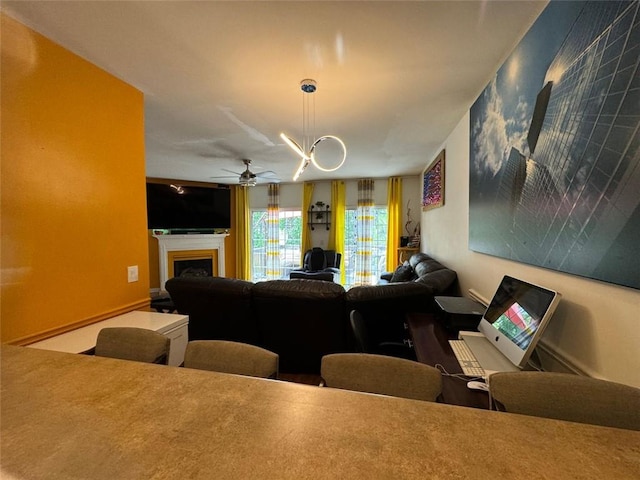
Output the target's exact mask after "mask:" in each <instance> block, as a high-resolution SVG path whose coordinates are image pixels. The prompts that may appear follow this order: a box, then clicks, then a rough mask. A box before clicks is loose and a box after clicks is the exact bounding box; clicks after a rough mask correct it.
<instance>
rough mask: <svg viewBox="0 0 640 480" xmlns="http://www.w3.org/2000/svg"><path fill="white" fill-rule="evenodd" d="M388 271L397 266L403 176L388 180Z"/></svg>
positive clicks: (400, 231) (400, 229)
mask: <svg viewBox="0 0 640 480" xmlns="http://www.w3.org/2000/svg"><path fill="white" fill-rule="evenodd" d="M387 212H388V222H389V223H388V228H387V271H388V272H392V271H393V270H394V269H395V268H396V266H397V265H396V262H397V257H398V255H397V251H398V246H399V245H400V235H401V234H402V219H401V216H402V178H399V177H391V178H389V181H388V182H387Z"/></svg>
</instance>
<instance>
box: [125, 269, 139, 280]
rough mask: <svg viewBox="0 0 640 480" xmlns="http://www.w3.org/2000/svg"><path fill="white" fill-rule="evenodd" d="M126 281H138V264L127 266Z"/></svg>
mask: <svg viewBox="0 0 640 480" xmlns="http://www.w3.org/2000/svg"><path fill="white" fill-rule="evenodd" d="M127 281H128V282H129V283H132V282H137V281H138V265H132V266H130V267H127Z"/></svg>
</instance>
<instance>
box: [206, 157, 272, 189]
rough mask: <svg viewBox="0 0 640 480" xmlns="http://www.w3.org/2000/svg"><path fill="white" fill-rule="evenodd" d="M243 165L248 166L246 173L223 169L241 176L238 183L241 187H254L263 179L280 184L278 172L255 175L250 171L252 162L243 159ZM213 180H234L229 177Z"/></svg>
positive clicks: (267, 171)
mask: <svg viewBox="0 0 640 480" xmlns="http://www.w3.org/2000/svg"><path fill="white" fill-rule="evenodd" d="M242 163H244V164H245V166H246V169H245V170H244V172H234V171H233V170H227V169H226V168H223V169H222V170H224V171H225V172H229V173H233V174H234V175H238V176H239V179H238V183H239V184H240V186H241V187H254V186H255V185H256V183H258V180H262V179H264V180H267V181H270V182H273V183H278V182H280V179H279V178H278V176H277V175H276V172H273V171H271V170H266V171H264V172H259V173H253V172H252V171H251V170H250V169H249V166H250V165H251V160H249V159H247V158H243V159H242ZM211 178H232V177H231V176H229V175H227V176H224V177H211Z"/></svg>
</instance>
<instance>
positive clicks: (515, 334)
mask: <svg viewBox="0 0 640 480" xmlns="http://www.w3.org/2000/svg"><path fill="white" fill-rule="evenodd" d="M558 302H560V294H559V293H558V292H555V291H553V290H549V289H547V288H543V287H540V286H538V285H532V284H531V283H527V282H524V281H522V280H518V279H516V278H513V277H509V276H507V275H505V276H504V278H503V279H502V281H501V282H500V285H499V286H498V289H497V290H496V293H495V294H494V296H493V298H492V299H491V303H490V304H489V306H488V307H487V310H486V311H485V313H484V316H483V317H482V320H480V324H479V325H478V330H480V332H482V333H483V335H484V336H485V337H486V339H487V340H488V341H489V342H491V344H492V345H493V346H494V347H496V348H497V349H498V350H499V351H500V352H501V353H502V354H503V355H504V356H505V357H507V358H508V359H509V360H511V362H512V363H513V364H514V365H515V366H516V367H518V368H523V367H524V366H525V365H526V363H527V362H528V361H529V357H530V356H531V353H532V352H533V350H534V349H535V347H536V344H537V343H538V340H539V339H540V337H541V336H542V333H543V332H544V329H545V328H546V326H547V323H548V322H549V319H550V318H551V315H553V312H554V311H555V309H556V307H557V306H558Z"/></svg>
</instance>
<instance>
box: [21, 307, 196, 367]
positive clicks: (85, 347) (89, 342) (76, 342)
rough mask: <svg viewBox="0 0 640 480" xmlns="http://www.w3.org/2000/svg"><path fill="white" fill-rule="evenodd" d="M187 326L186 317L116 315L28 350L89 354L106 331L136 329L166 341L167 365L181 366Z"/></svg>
mask: <svg viewBox="0 0 640 480" xmlns="http://www.w3.org/2000/svg"><path fill="white" fill-rule="evenodd" d="M188 323H189V316H188V315H177V314H169V313H157V312H143V311H134V312H129V313H124V314H122V315H117V316H115V317H113V318H108V319H107V320H102V321H100V322H96V323H92V324H91V325H87V326H85V327H80V328H76V329H75V330H71V331H70V332H66V333H62V334H60V335H56V336H55V337H51V338H47V339H46V340H42V341H40V342H36V343H32V344H31V345H29V347H31V348H40V349H44V350H55V351H56V352H66V353H86V352H92V351H93V349H94V348H95V346H96V339H97V338H98V333H99V332H100V330H102V329H103V328H107V327H138V328H146V329H147V330H154V331H156V332H160V333H162V334H163V335H165V336H167V337H169V339H170V340H171V346H170V348H169V365H176V366H177V365H180V364H181V363H182V362H183V361H184V352H185V349H186V348H187V341H188V336H189V334H188V331H187V325H188Z"/></svg>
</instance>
